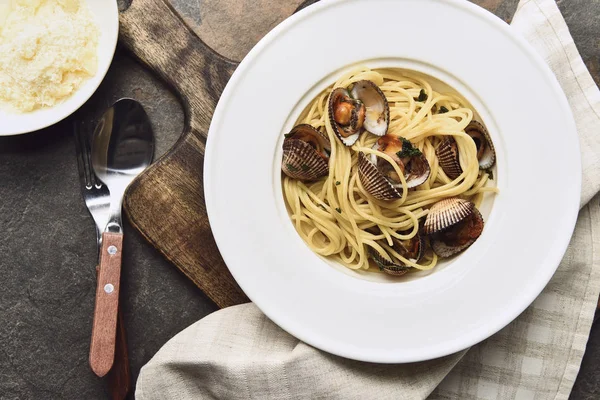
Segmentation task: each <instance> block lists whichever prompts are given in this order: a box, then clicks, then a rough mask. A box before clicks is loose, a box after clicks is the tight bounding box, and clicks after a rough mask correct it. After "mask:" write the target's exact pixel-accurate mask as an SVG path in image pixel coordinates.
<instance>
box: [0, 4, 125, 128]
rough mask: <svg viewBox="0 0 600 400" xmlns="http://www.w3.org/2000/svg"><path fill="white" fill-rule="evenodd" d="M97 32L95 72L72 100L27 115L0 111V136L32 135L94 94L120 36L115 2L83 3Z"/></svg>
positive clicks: (106, 69) (58, 119) (79, 105)
mask: <svg viewBox="0 0 600 400" xmlns="http://www.w3.org/2000/svg"><path fill="white" fill-rule="evenodd" d="M85 2H86V4H87V6H88V8H89V10H90V13H91V15H92V17H93V19H94V22H96V25H97V26H98V29H99V30H100V37H99V40H98V71H97V72H96V75H94V76H93V77H92V78H90V79H88V80H87V81H86V82H85V83H84V84H83V85H82V86H81V87H80V88H79V89H78V90H77V91H76V92H75V93H74V94H73V95H72V96H71V97H69V98H68V99H66V100H65V101H64V102H62V103H59V104H57V105H56V106H54V107H49V108H41V109H38V110H35V111H32V112H28V113H8V112H6V111H3V110H1V109H0V136H9V135H18V134H22V133H28V132H33V131H36V130H39V129H43V128H46V127H48V126H50V125H52V124H55V123H57V122H59V121H61V120H63V119H65V118H66V117H68V116H69V115H71V114H72V113H74V112H75V111H76V110H77V109H78V108H79V107H81V106H82V105H83V104H84V103H85V102H86V101H87V100H88V99H89V98H90V97H91V96H92V94H94V92H95V91H96V89H98V86H100V83H101V82H102V80H103V79H104V76H105V75H106V73H107V72H108V68H109V67H110V63H111V62H112V59H113V56H114V54H115V49H116V46H117V39H118V37H119V10H118V8H117V2H116V0H85Z"/></svg>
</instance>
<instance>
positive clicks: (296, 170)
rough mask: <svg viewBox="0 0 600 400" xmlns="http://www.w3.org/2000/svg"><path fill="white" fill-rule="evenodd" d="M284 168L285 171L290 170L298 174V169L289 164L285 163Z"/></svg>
mask: <svg viewBox="0 0 600 400" xmlns="http://www.w3.org/2000/svg"><path fill="white" fill-rule="evenodd" d="M285 166H286V167H287V169H289V170H290V172H298V167H296V166H294V165H292V164H290V163H286V164H285Z"/></svg>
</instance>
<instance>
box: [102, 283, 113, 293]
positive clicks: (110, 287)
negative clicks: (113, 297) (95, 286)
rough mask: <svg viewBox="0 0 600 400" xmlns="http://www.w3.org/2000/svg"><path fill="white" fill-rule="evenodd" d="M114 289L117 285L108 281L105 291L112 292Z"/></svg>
mask: <svg viewBox="0 0 600 400" xmlns="http://www.w3.org/2000/svg"><path fill="white" fill-rule="evenodd" d="M113 290H115V287H114V286H113V285H112V283H107V284H106V285H104V291H105V292H106V293H108V294H110V293H112V292H113Z"/></svg>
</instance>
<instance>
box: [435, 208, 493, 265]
mask: <svg viewBox="0 0 600 400" xmlns="http://www.w3.org/2000/svg"><path fill="white" fill-rule="evenodd" d="M473 215H474V218H477V219H479V220H481V223H482V225H483V217H482V216H481V213H480V212H479V210H478V209H477V208H474V209H473ZM479 235H481V232H480V233H479ZM479 235H477V237H476V238H474V239H472V240H470V241H469V242H467V243H465V244H463V245H461V246H448V245H447V244H446V243H444V242H443V241H441V240H435V238H433V239H432V240H431V247H432V248H433V251H434V252H435V254H437V255H438V256H439V257H441V258H447V257H451V256H453V255H455V254H458V253H460V252H461V251H464V250H466V249H467V248H468V247H470V246H471V245H472V244H473V243H475V241H476V240H477V239H478V238H479Z"/></svg>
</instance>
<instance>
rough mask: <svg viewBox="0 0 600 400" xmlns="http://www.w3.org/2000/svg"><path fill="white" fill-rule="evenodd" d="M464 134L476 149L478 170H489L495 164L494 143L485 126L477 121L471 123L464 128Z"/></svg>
mask: <svg viewBox="0 0 600 400" xmlns="http://www.w3.org/2000/svg"><path fill="white" fill-rule="evenodd" d="M465 133H466V134H467V135H469V136H471V138H472V139H473V141H474V142H475V146H476V147H477V159H478V160H479V168H480V169H488V168H491V167H492V166H493V165H494V163H495V162H496V150H495V149H494V143H492V138H490V134H489V133H488V131H487V129H486V127H485V126H483V124H482V123H480V122H477V121H471V122H470V123H469V125H467V127H466V128H465Z"/></svg>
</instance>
